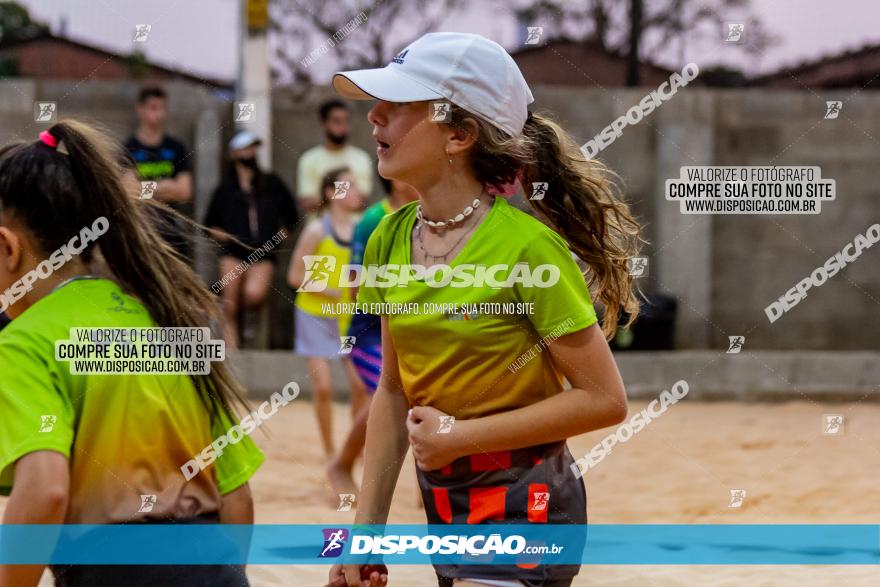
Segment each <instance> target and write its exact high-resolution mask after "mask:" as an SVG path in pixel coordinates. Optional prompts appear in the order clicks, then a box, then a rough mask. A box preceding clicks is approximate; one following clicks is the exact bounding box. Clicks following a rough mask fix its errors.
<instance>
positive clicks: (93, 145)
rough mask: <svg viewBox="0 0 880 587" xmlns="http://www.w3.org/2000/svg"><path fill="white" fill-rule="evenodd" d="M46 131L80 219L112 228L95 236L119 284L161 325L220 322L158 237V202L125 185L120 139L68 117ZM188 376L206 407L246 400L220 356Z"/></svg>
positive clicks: (201, 290) (193, 279) (211, 302)
mask: <svg viewBox="0 0 880 587" xmlns="http://www.w3.org/2000/svg"><path fill="white" fill-rule="evenodd" d="M48 134H49V135H51V137H52V138H54V140H55V141H57V146H56V147H52V148H55V149H56V150H57V151H59V155H60V156H63V157H65V158H66V162H67V165H66V166H65V167H67V169H69V172H70V175H71V176H72V180H73V184H74V186H72V187H73V188H74V189H73V190H72V191H73V192H78V193H76V194H71V196H70V198H72V199H74V200H78V201H79V206H78V208H80V210H78V211H77V212H80V213H78V214H77V216H79V218H80V221H83V220H85V221H86V222H90V221H91V220H93V219H94V218H98V217H101V216H105V217H106V218H107V219H108V220H109V224H110V228H109V230H108V231H107V233H106V234H104V235H103V236H102V237H101V239H100V240H99V242H98V243H97V244H98V246H99V247H100V251H101V254H102V256H103V258H104V261H105V262H106V265H107V267H108V269H109V270H110V271H111V272H112V273H113V276H114V277H115V279H116V280H117V282H118V283H119V284H120V285H121V286H122V288H123V289H124V290H126V291H127V292H128V293H129V294H131V295H133V296H136V297H137V298H139V299H140V300H141V302H142V303H143V304H144V306H145V307H146V309H147V311H148V312H149V313H150V316H151V317H152V318H153V320H154V321H155V322H156V323H157V324H158V325H159V326H163V327H206V326H210V325H211V322H212V321H217V322H218V323H219V321H220V320H222V318H221V315H220V312H219V308H218V307H217V304H216V302H215V300H214V298H213V296H212V295H211V294H210V293H209V292H208V290H207V289H205V287H204V286H203V285H202V282H201V280H200V279H199V277H198V276H197V275H196V274H195V273H194V272H193V271H192V269H190V268H189V266H188V265H187V264H186V263H184V262H183V261H181V259H180V258H179V257H178V256H177V254H176V253H175V251H174V250H173V249H172V248H171V246H169V245H168V244H167V243H166V242H165V240H164V239H162V237H161V236H160V235H159V233H158V232H157V230H156V229H155V228H154V225H153V222H152V221H151V215H149V214H147V213H146V212H147V208H145V206H162V204H159V203H156V202H154V201H153V200H143V199H137V198H134V197H132V194H130V193H128V192H127V191H126V188H125V186H124V184H123V181H122V177H121V175H120V170H119V165H118V161H120V160H121V159H122V150H123V147H122V146H121V145H120V144H119V143H118V142H117V141H115V140H114V139H112V138H111V137H110V136H109V135H107V134H106V133H104V132H102V131H99V130H97V129H96V128H94V127H92V126H90V125H87V124H84V123H81V122H77V121H73V120H66V121H62V122H59V123H57V124H55V125H54V126H52V127H51V128H50V129H49V130H48ZM42 142H43V143H44V144H47V145H48V143H46V141H45V140H42ZM41 147H42V145H39V144H37V145H35V148H41ZM34 173H39V171H36V170H35V171H34ZM49 197H50V196H49ZM192 379H193V383H194V384H195V386H196V389H197V390H198V392H199V394H200V395H201V397H202V400H203V401H204V403H205V405H206V406H207V407H208V409H209V410H210V411H211V413H212V414H215V413H216V411H217V410H225V411H226V412H227V413H228V414H232V413H234V411H235V410H234V409H233V407H232V406H233V404H234V403H237V404H238V405H239V406H241V407H244V406H245V404H244V400H243V396H244V390H243V388H242V387H241V385H240V384H239V383H238V382H237V381H236V380H235V378H234V377H232V375H231V373H230V371H229V369H228V368H227V366H226V365H225V364H224V363H223V362H215V363H213V364H212V366H211V373H210V375H196V376H192Z"/></svg>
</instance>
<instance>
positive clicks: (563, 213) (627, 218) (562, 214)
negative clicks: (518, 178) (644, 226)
mask: <svg viewBox="0 0 880 587" xmlns="http://www.w3.org/2000/svg"><path fill="white" fill-rule="evenodd" d="M523 133H524V135H525V138H526V141H527V142H528V144H529V145H530V146H531V149H532V156H531V157H530V159H529V161H527V162H526V163H525V164H524V165H523V168H522V184H523V187H524V189H525V190H526V191H527V195H530V194H531V189H532V184H533V183H535V182H546V183H547V189H546V192H545V194H544V197H543V198H541V199H536V200H532V199H529V204H531V206H532V208H534V209H535V210H536V211H537V212H539V213H540V214H541V215H543V216H544V217H546V218H547V219H548V220H549V221H550V223H551V224H552V226H553V228H554V229H555V230H556V231H557V232H558V233H560V234H561V235H562V236H563V237H564V238H565V240H566V241H568V244H569V246H570V247H571V249H572V251H574V253H575V254H576V255H577V256H578V257H579V258H580V259H581V260H583V261H584V262H585V263H586V264H587V265H588V266H589V267H590V274H589V281H590V286H591V287H590V289H591V291H593V292H595V295H596V296H597V298H598V301H600V302H601V303H602V305H604V306H605V318H604V320H603V325H602V330H603V332H604V333H605V335H606V336H607V337H608V338H611V337H612V336H613V335H614V333H615V331H616V330H617V326H618V322H619V321H620V315H621V312H625V313H626V314H627V316H628V318H627V321H626V323H625V325H626V326H629V325H630V324H631V323H632V322H633V320H635V318H636V316H637V315H638V313H639V301H638V299H637V298H636V296H635V294H634V292H633V289H632V285H633V283H632V281H633V278H632V276H631V275H630V271H629V267H628V261H629V260H630V259H631V258H632V257H633V256H635V255H637V254H638V251H639V247H640V245H641V243H642V242H643V241H642V239H641V237H640V233H641V227H640V226H639V223H638V222H637V221H636V220H635V218H633V216H632V214H631V212H630V210H629V206H628V205H627V204H626V203H625V202H624V201H623V200H622V198H621V194H620V189H619V188H618V186H617V184H616V183H615V179H616V176H615V175H614V174H613V173H612V172H611V171H610V170H609V169H608V168H607V167H605V165H603V164H602V163H600V162H599V161H596V160H587V159H586V157H585V156H584V154H583V152H582V151H581V149H580V147H578V145H577V143H575V142H574V140H573V139H572V138H571V137H570V136H569V135H568V133H566V132H565V131H564V130H563V129H562V128H561V127H560V126H559V125H558V124H556V123H555V122H554V121H552V120H550V119H549V118H546V117H544V116H541V115H539V114H530V115H529V118H528V120H527V122H526V125H525V128H524V130H523Z"/></svg>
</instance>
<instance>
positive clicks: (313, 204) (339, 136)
mask: <svg viewBox="0 0 880 587" xmlns="http://www.w3.org/2000/svg"><path fill="white" fill-rule="evenodd" d="M318 114H319V117H320V120H321V130H323V131H324V143H323V144H321V145H318V146H316V147H312V148H311V149H309V150H308V151H306V152H305V153H303V155H302V157H300V158H299V163H298V165H297V170H296V184H297V190H296V195H297V199H298V200H299V204H300V207H301V208H302V209H303V210H305V211H307V212H314V211H315V210H317V209H318V208H319V207H320V205H321V180H322V179H323V178H324V176H325V175H326V174H327V172H329V171H331V170H333V169H340V168H342V167H347V168H348V169H350V170H351V172H352V174H353V175H354V179H355V181H356V182H357V187H358V189H359V190H360V192H361V193H362V194H364V195H365V196H366V197H369V195H370V193H371V192H372V189H373V170H374V169H375V168H376V166H375V164H374V163H373V160H372V159H371V158H370V155H369V154H367V152H366V151H364V150H363V149H359V148H358V147H355V146H353V145H349V144H348V135H349V132H350V130H351V112H350V111H349V108H348V106H347V105H346V104H345V102H341V101H339V100H329V101H327V102H324V103H323V104H322V105H321V108H320V109H319V111H318Z"/></svg>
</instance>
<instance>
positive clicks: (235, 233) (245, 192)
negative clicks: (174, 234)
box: [204, 131, 300, 347]
mask: <svg viewBox="0 0 880 587" xmlns="http://www.w3.org/2000/svg"><path fill="white" fill-rule="evenodd" d="M261 142H262V141H261V140H260V139H259V137H257V135H255V134H254V133H252V132H250V131H241V132H239V133H238V134H236V135H235V136H234V137H233V138H232V140H231V141H229V162H228V164H227V166H226V169H225V173H224V174H223V180H222V182H221V183H220V186H219V187H218V188H217V189H216V190H214V195H213V197H212V199H211V204H210V206H209V207H208V214H207V216H206V217H205V221H204V224H205V226H207V227H208V230H209V232H210V233H211V236H212V237H213V238H214V239H215V240H216V241H217V243H218V244H219V245H220V260H219V261H220V267H219V269H220V271H219V279H218V281H217V282H216V283H215V284H214V285H213V286H212V289H213V290H214V292H215V293H218V292H219V293H220V297H221V299H222V301H223V311H224V314H225V317H226V321H225V322H226V324H225V328H226V331H225V338H226V341H227V344H228V345H232V347H237V346H238V343H239V340H238V338H239V319H240V316H241V315H242V313H243V311H244V310H249V311H250V310H256V309H259V308H260V307H261V306H262V305H263V304H264V303H265V302H266V296H267V294H268V291H269V287H270V284H271V283H272V274H273V272H274V270H275V263H276V261H277V260H276V256H277V255H276V250H277V248H278V247H279V246H280V245H281V244H282V242H283V241H284V240H285V239H286V238H287V237H288V236H290V235H291V234H292V232H293V230H294V227H295V226H296V225H297V224H298V223H299V220H300V213H299V211H298V210H297V206H296V202H295V201H294V199H293V196H292V195H291V193H290V191H289V190H288V189H287V186H285V185H284V182H282V181H281V179H280V178H278V176H276V175H274V174H272V173H268V172H266V171H263V170H262V169H260V166H259V165H258V164H257V147H259V146H260V144H261ZM282 229H284V230H283V231H282Z"/></svg>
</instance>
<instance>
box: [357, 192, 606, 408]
mask: <svg viewBox="0 0 880 587" xmlns="http://www.w3.org/2000/svg"><path fill="white" fill-rule="evenodd" d="M417 204H418V203H417V202H412V203H409V204H407V205H405V206H403V207H401V208H400V209H399V210H397V211H396V212H394V213H392V214H390V215H388V216H386V217H385V218H383V219H382V222H381V223H380V224H379V226H378V227H377V228H376V230H375V231H374V232H373V235H372V236H371V237H370V240H369V242H368V243H367V248H366V251H365V253H364V263H363V264H364V266H365V270H364V272H365V273H366V269H367V268H368V267H370V266H371V265H384V264H397V265H405V264H409V263H410V262H411V261H410V259H411V252H410V251H411V247H410V245H411V235H412V230H413V226H414V224H415V218H416V209H417V208H416V207H417ZM498 264H505V265H506V266H508V267H510V269H508V270H506V271H498V272H495V273H494V276H495V279H494V282H493V281H492V280H491V278H486V279H483V281H484V283H483V284H482V285H479V281H480V280H479V279H477V276H478V275H479V266H483V267H486V268H490V267H492V266H494V265H498ZM522 264H526V265H527V267H524V266H523V265H522ZM448 265H449V266H450V267H451V270H450V271H451V272H452V273H450V275H454V274H455V272H457V271H458V272H461V273H460V274H459V275H461V277H453V278H452V280H451V281H450V285H446V286H444V287H433V286H431V285H428V283H427V282H426V281H425V280H424V279H419V280H411V281H409V282H408V283H406V286H402V285H401V284H398V285H396V286H393V287H378V286H376V285H370V284H368V283H364V284H362V285H361V286H360V289H359V291H358V303H360V304H361V305H362V309H363V310H365V311H371V307H370V304H383V303H384V304H389V305H394V304H410V305H409V306H401V305H397V306H394V309H393V310H392V309H389V308H388V307H378V308H375V310H376V311H372V312H371V313H377V314H388V316H389V329H390V333H391V338H392V341H393V342H394V347H395V350H396V351H397V358H398V363H399V365H400V376H401V379H402V382H403V386H404V390H405V392H406V396H407V398H408V400H409V402H410V404H411V405H427V406H433V407H435V408H437V409H439V410H441V411H443V412H445V413H447V414H450V415H452V416H455V417H456V418H460V419H470V418H478V417H482V416H486V415H490V414H493V413H497V412H504V411H508V410H514V409H517V408H520V407H523V406H526V405H530V404H533V403H536V402H538V401H541V400H543V399H545V398H547V397H550V396H552V395H554V394H556V393H559V392H560V391H562V390H563V388H564V376H563V375H562V373H561V372H560V371H559V369H558V368H557V366H556V365H555V364H554V363H553V361H552V359H551V357H550V354H549V352H548V350H547V348H546V345H547V344H549V342H551V341H552V340H555V339H556V338H558V337H559V336H562V335H564V334H569V333H571V332H576V331H578V330H581V329H584V328H587V327H589V326H591V325H593V324H594V323H596V321H597V320H596V313H595V311H594V309H593V305H592V302H591V300H590V294H589V290H588V288H587V284H586V282H585V280H584V276H583V274H582V273H581V271H580V269H579V268H578V266H577V264H576V263H575V261H574V259H573V258H572V256H571V252H570V250H569V248H568V246H567V244H566V243H565V241H564V239H563V238H562V237H561V236H559V235H558V234H557V233H556V232H554V231H553V230H552V229H550V228H549V227H547V226H545V225H544V224H542V223H541V222H540V221H538V220H537V219H535V218H532V217H531V216H529V215H528V214H526V213H525V212H522V211H520V210H518V209H516V208H514V207H513V206H511V205H510V204H509V203H508V202H507V200H505V199H504V198H500V197H498V198H496V199H495V203H494V204H493V205H492V208H491V209H490V210H489V212H488V214H487V216H486V217H485V218H484V219H483V220H482V222H481V223H480V225H479V226H478V227H477V228H476V229H475V231H474V232H473V234H471V236H470V238H469V239H468V241H467V242H466V244H465V246H464V247H463V248H462V249H461V251H460V252H459V253H458V254H457V255H456V257H455V258H454V259H452V260H451V261H450V262H449V263H448ZM542 266H545V267H542ZM517 267H518V268H519V269H517ZM526 268H527V269H528V274H529V276H530V277H531V279H527V278H526V276H525V269H526ZM554 268H556V269H557V270H558V271H554ZM468 273H469V274H470V276H471V277H472V278H473V279H470V278H468V277H466V275H467V274H468ZM488 273H491V271H490V272H488ZM553 274H555V275H556V279H553ZM380 279H382V278H380ZM438 281H440V282H442V280H438ZM469 281H472V282H474V283H476V284H477V285H470V286H467V287H452V284H453V283H459V284H465V283H468V282H469ZM384 282H385V283H393V280H389V279H384ZM486 282H488V283H486ZM492 283H494V284H495V287H493V286H492V285H490V284H492ZM499 284H500V285H499ZM537 284H542V285H545V286H546V287H537V286H536V285H537ZM411 304H415V306H412V305H411ZM430 304H434V306H433V307H432V306H431V305H430ZM439 304H457V306H455V307H445V308H444V307H442V306H437V305H439ZM485 304H500V306H494V305H493V306H487V305H485ZM404 308H409V309H410V311H409V312H402V311H401V310H403V309H404ZM414 308H418V309H419V312H418V313H415V312H414V311H412V310H413V309H414ZM432 309H433V310H439V311H431V310H432ZM499 309H500V311H499ZM395 312H396V313H395ZM505 312H506V313H505Z"/></svg>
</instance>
